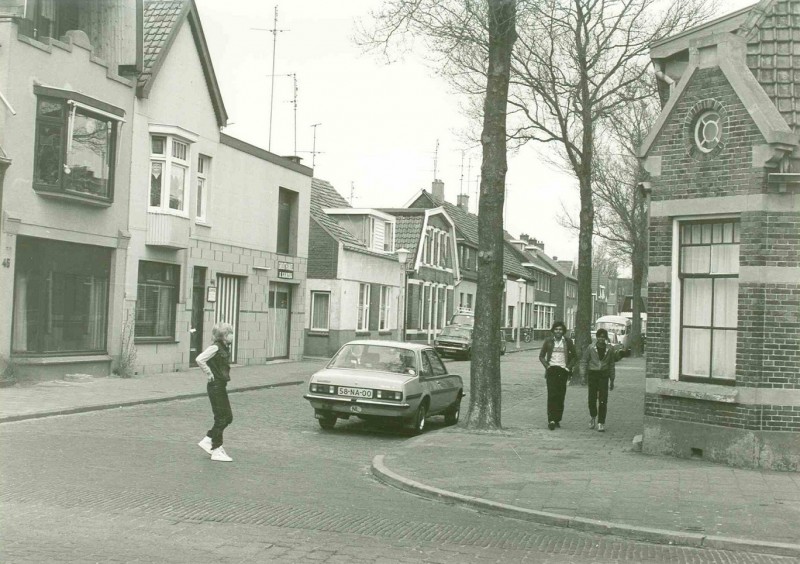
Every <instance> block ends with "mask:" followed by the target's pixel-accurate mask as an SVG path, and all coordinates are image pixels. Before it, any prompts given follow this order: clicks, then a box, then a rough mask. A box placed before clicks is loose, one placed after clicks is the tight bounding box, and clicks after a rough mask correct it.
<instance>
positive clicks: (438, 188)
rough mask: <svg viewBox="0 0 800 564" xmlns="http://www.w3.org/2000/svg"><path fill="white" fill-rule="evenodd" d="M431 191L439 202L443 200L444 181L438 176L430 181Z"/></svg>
mask: <svg viewBox="0 0 800 564" xmlns="http://www.w3.org/2000/svg"><path fill="white" fill-rule="evenodd" d="M431 193H433V197H434V198H436V199H437V200H439V201H440V202H444V182H442V181H441V180H439V179H438V178H437V179H436V180H434V181H433V182H432V183H431Z"/></svg>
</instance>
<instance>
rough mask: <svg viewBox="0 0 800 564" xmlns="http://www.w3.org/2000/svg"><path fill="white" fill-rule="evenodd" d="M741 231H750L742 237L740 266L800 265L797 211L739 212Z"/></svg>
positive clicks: (798, 216)
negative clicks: (745, 236)
mask: <svg viewBox="0 0 800 564" xmlns="http://www.w3.org/2000/svg"><path fill="white" fill-rule="evenodd" d="M787 197H790V196H787ZM795 197H796V196H795ZM742 232H745V233H749V234H751V236H749V237H748V238H747V239H746V240H743V241H742V247H741V252H740V264H741V265H742V266H782V267H798V266H800V214H798V213H797V212H783V213H781V212H752V213H745V214H742Z"/></svg>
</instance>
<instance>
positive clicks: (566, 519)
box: [371, 454, 800, 558]
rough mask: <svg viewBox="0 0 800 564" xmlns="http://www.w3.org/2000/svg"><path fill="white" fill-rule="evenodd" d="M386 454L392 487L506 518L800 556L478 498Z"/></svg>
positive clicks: (763, 545)
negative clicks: (411, 474)
mask: <svg viewBox="0 0 800 564" xmlns="http://www.w3.org/2000/svg"><path fill="white" fill-rule="evenodd" d="M385 457H386V455H383V454H378V455H376V456H375V457H374V458H373V459H372V465H371V469H372V475H373V476H375V478H376V479H377V480H378V481H380V482H383V483H384V484H387V485H389V486H393V487H396V488H398V489H400V490H403V491H406V492H409V493H412V494H415V495H419V496H421V497H425V498H428V499H434V500H436V501H444V502H445V503H461V504H464V505H469V506H471V507H475V508H478V509H481V510H484V511H489V512H493V513H498V514H501V515H504V516H506V517H511V518H516V519H522V520H525V521H532V522H535V523H541V524H543V525H551V526H556V527H565V528H570V529H575V530H577V531H584V532H591V533H599V534H605V535H615V536H619V537H624V538H629V539H632V540H638V541H645V542H652V543H660V544H669V545H678V546H688V547H692V548H710V549H718V550H731V551H743V552H756V553H759V554H773V555H777V556H791V557H795V558H800V545H798V544H792V543H776V542H765V541H758V540H752V539H739V538H733V537H721V536H706V535H702V534H699V533H687V532H682V531H670V530H666V529H653V528H648V527H637V526H634V525H625V524H621V523H612V522H610V521H601V520H596V519H586V518H583V517H570V516H567V515H559V514H556V513H548V512H546V511H537V510H535V509H526V508H524V507H517V506H514V505H508V504H504V503H497V502H494V501H489V500H486V499H482V498H479V497H473V496H467V495H463V494H459V493H455V492H451V491H447V490H443V489H440V488H435V487H433V486H428V485H425V484H422V483H420V482H416V481H414V480H411V479H409V478H406V477H404V476H401V475H400V474H397V473H396V472H393V471H392V470H390V469H389V468H388V467H387V466H386V464H385Z"/></svg>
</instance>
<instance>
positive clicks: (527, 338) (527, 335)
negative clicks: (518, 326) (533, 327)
mask: <svg viewBox="0 0 800 564" xmlns="http://www.w3.org/2000/svg"><path fill="white" fill-rule="evenodd" d="M531 341H533V331H526V332H525V342H526V343H530V342H531Z"/></svg>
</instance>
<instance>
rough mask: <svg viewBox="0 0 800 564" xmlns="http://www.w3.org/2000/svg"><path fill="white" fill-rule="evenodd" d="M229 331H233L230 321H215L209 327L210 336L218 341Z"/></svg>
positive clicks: (228, 333)
mask: <svg viewBox="0 0 800 564" xmlns="http://www.w3.org/2000/svg"><path fill="white" fill-rule="evenodd" d="M231 333H233V325H231V324H230V323H226V322H225V321H221V322H220V323H217V324H216V325H214V327H213V328H212V329H211V337H213V339H214V340H215V341H219V340H221V339H222V338H224V337H225V336H226V335H230V334H231Z"/></svg>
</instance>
